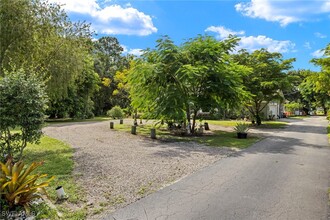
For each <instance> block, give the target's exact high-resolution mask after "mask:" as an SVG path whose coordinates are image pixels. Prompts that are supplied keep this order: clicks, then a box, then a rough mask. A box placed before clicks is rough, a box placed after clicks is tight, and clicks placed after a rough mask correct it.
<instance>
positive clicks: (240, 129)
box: [234, 122, 249, 134]
mask: <svg viewBox="0 0 330 220" xmlns="http://www.w3.org/2000/svg"><path fill="white" fill-rule="evenodd" d="M234 130H235V131H236V132H237V133H242V134H246V133H247V132H248V131H249V125H248V124H246V123H243V122H238V123H237V124H236V125H235V127H234Z"/></svg>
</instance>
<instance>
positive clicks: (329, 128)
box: [327, 125, 330, 142]
mask: <svg viewBox="0 0 330 220" xmlns="http://www.w3.org/2000/svg"><path fill="white" fill-rule="evenodd" d="M327 131H328V137H329V142H330V125H328V128H327Z"/></svg>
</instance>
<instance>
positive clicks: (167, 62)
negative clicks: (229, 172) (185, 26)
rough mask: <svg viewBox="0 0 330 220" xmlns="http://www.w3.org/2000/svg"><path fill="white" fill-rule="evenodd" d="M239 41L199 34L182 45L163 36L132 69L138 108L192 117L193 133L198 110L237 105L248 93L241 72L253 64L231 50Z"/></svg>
mask: <svg viewBox="0 0 330 220" xmlns="http://www.w3.org/2000/svg"><path fill="white" fill-rule="evenodd" d="M237 42H238V39H237V38H229V39H226V40H223V41H218V40H216V39H214V38H213V37H210V36H198V37H196V38H193V39H190V40H188V41H187V42H185V43H184V44H183V45H182V46H176V45H175V44H174V43H173V41H172V40H171V39H170V38H169V37H167V36H165V37H163V38H161V39H159V40H157V43H158V44H157V46H156V49H155V50H146V51H145V52H144V55H143V56H142V58H141V59H139V60H137V62H136V65H135V66H134V67H133V68H132V69H131V72H130V74H129V84H130V85H131V90H130V95H131V99H132V105H133V107H135V108H136V109H139V110H141V111H142V112H145V113H146V118H157V119H165V120H175V121H183V122H185V123H186V122H188V124H189V125H190V126H189V130H190V132H191V133H193V132H194V130H195V129H194V128H195V121H196V117H197V112H198V110H200V109H204V110H209V109H211V108H215V107H218V106H219V105H230V106H234V105H237V104H238V103H239V102H240V101H241V100H242V97H244V96H245V95H246V93H245V92H244V90H243V87H242V84H241V83H242V82H241V77H240V74H244V73H245V72H246V71H247V69H246V68H244V67H243V66H240V65H237V64H236V63H235V62H232V60H231V57H230V55H229V52H230V51H232V50H233V49H234V47H235V46H236V45H237ZM191 113H193V114H192V118H191ZM191 119H192V122H191Z"/></svg>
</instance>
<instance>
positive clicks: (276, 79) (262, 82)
mask: <svg viewBox="0 0 330 220" xmlns="http://www.w3.org/2000/svg"><path fill="white" fill-rule="evenodd" d="M233 57H234V59H235V60H236V61H237V62H238V63H239V64H241V65H244V66H247V67H249V68H250V69H251V71H250V72H248V74H247V75H245V76H243V82H244V86H245V90H246V91H247V92H249V93H250V94H251V96H250V97H251V98H250V99H247V100H246V101H245V105H246V107H247V108H248V109H249V111H250V113H251V114H252V116H253V117H254V118H255V119H256V121H257V124H259V125H260V124H261V116H260V113H261V111H262V110H263V109H264V108H265V107H266V106H267V104H268V103H269V102H270V101H272V100H276V99H283V98H284V97H283V95H282V91H283V90H285V88H286V87H288V86H289V80H288V77H287V71H288V70H290V69H291V68H292V62H294V61H295V59H287V60H284V59H283V57H282V54H280V53H271V52H269V51H267V50H265V49H261V50H256V51H254V52H252V53H249V52H247V51H246V50H241V51H239V52H238V54H235V55H233Z"/></svg>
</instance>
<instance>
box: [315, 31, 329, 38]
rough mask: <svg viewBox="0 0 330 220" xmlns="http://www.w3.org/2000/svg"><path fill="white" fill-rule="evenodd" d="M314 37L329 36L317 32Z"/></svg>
mask: <svg viewBox="0 0 330 220" xmlns="http://www.w3.org/2000/svg"><path fill="white" fill-rule="evenodd" d="M314 35H315V36H316V37H318V38H327V35H324V34H321V33H320V32H316V33H314Z"/></svg>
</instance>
